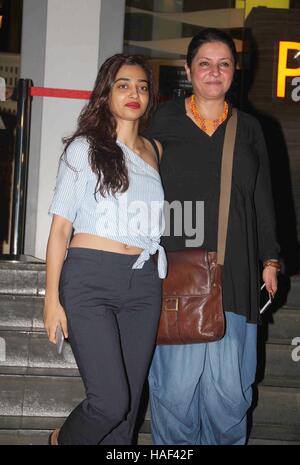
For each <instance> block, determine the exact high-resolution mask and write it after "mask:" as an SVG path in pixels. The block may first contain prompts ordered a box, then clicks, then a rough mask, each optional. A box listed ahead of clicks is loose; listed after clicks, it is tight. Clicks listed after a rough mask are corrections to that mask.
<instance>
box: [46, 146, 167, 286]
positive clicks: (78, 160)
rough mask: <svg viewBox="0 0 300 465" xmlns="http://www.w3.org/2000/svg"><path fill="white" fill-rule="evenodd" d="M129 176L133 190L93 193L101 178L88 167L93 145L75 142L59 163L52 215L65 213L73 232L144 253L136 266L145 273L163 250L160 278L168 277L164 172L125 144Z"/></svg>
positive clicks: (124, 149) (159, 264)
mask: <svg viewBox="0 0 300 465" xmlns="http://www.w3.org/2000/svg"><path fill="white" fill-rule="evenodd" d="M117 143H118V145H119V146H120V147H121V148H122V150H123V153H124V156H125V159H126V163H127V168H128V176H129V188H128V190H127V191H126V192H124V193H117V194H116V195H115V196H112V195H106V197H102V196H101V194H100V193H99V192H97V194H96V198H95V195H94V191H95V186H96V183H97V175H96V174H95V173H94V172H93V171H92V169H91V167H90V164H89V154H88V151H89V144H88V142H87V140H86V139H84V138H77V139H75V140H74V141H73V142H72V143H71V144H70V146H69V147H68V149H67V152H66V159H65V158H63V159H62V160H61V161H60V165H59V170H58V174H57V179H56V186H55V192H54V196H53V200H52V203H51V206H50V208H49V214H50V215H53V214H55V215H60V216H62V217H64V218H66V219H67V220H69V221H70V222H71V223H72V224H73V228H74V234H78V233H88V234H95V235H97V236H101V237H106V238H108V239H112V240H115V241H119V242H122V243H124V244H128V245H130V246H134V247H140V248H142V249H144V250H143V252H142V253H141V254H140V255H139V257H138V259H137V260H136V262H135V263H134V265H133V268H134V269H140V268H142V267H143V265H144V263H145V262H146V261H147V260H148V259H149V257H150V255H153V254H155V253H156V252H157V251H158V274H159V277H160V278H165V276H166V273H167V259H166V254H165V251H164V249H163V248H162V247H161V246H160V238H161V235H162V233H163V203H164V193H163V189H162V185H161V179H160V176H159V173H158V172H157V171H156V170H155V169H154V168H152V166H150V165H149V164H148V163H146V162H145V161H144V160H143V159H142V158H141V157H139V156H138V155H137V154H135V153H134V152H133V151H132V150H131V149H129V147H127V146H126V145H125V144H123V143H122V142H120V141H117Z"/></svg>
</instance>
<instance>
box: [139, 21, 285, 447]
mask: <svg viewBox="0 0 300 465" xmlns="http://www.w3.org/2000/svg"><path fill="white" fill-rule="evenodd" d="M235 66H236V51H235V46H234V42H233V40H232V39H231V37H230V36H229V35H228V34H226V33H225V32H224V31H221V30H218V29H212V28H209V29H204V30H202V31H201V32H200V33H199V34H197V35H196V36H195V37H194V38H193V39H192V41H191V42H190V44H189V47H188V52H187V63H186V72H187V76H188V79H189V80H190V81H191V83H192V86H193V95H192V96H191V97H188V98H186V99H179V100H177V101H171V102H168V103H166V104H165V105H163V106H161V107H160V109H159V110H158V111H157V113H156V115H155V117H154V119H153V121H152V123H151V126H150V129H149V131H148V132H147V134H148V135H149V136H151V137H155V138H158V140H159V141H160V142H161V143H162V145H163V149H164V155H163V157H162V162H161V166H160V173H161V176H162V181H163V185H164V191H165V198H166V201H168V202H173V201H174V200H177V201H178V200H179V201H180V202H182V204H183V205H184V202H185V201H189V202H191V201H192V202H194V204H196V202H197V201H204V243H203V244H202V246H203V247H204V248H205V249H207V250H210V251H216V250H217V225H218V209H219V195H220V172H221V158H222V148H223V142H224V135H225V129H226V124H227V121H228V119H229V117H230V116H231V111H232V106H231V104H230V103H229V102H227V101H226V93H227V91H228V90H229V89H230V86H231V84H232V81H233V77H234V72H235ZM275 236H276V235H275V221H274V214H273V200H272V191H271V182H270V175H269V166H268V155H267V153H266V147H265V143H264V138H263V135H262V131H261V128H260V126H259V124H258V122H257V121H256V120H255V119H254V118H253V117H252V116H250V115H248V114H246V113H244V112H241V111H238V124H237V135H236V141H235V149H234V159H233V178H232V191H231V200H230V211H229V222H228V234H227V243H226V253H225V263H224V267H223V274H222V289H223V307H224V310H225V318H226V332H225V336H224V337H223V339H221V340H220V341H218V342H211V343H208V344H192V345H191V344H187V345H182V346H179V345H178V346H176V345H175V346H171V345H169V346H168V345H166V346H159V347H157V349H156V351H155V354H154V358H153V362H152V365H151V369H150V376H149V383H150V398H151V412H152V432H153V441H154V443H155V444H218V445H221V444H244V443H245V441H246V413H247V410H248V409H249V407H250V405H251V401H252V383H253V382H254V380H255V372H256V329H257V322H258V321H259V291H260V270H259V260H260V261H261V263H262V264H263V265H264V270H263V274H262V279H263V281H264V282H265V284H266V288H267V290H268V291H269V292H270V293H272V294H273V295H274V294H275V292H276V290H277V276H276V272H277V269H278V267H279V263H278V245H277V242H276V237H275ZM187 239H189V240H190V239H191V237H188V236H185V235H182V236H176V235H175V234H174V233H172V228H171V235H170V236H169V237H164V241H163V245H164V246H165V248H166V250H167V251H168V250H180V249H184V248H185V247H186V240H187ZM183 272H184V270H183Z"/></svg>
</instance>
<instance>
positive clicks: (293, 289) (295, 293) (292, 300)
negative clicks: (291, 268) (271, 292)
mask: <svg viewBox="0 0 300 465" xmlns="http://www.w3.org/2000/svg"><path fill="white" fill-rule="evenodd" d="M285 306H286V307H289V308H296V309H299V307H300V274H297V275H295V276H292V277H291V279H290V288H289V289H288V294H287V297H286V302H285Z"/></svg>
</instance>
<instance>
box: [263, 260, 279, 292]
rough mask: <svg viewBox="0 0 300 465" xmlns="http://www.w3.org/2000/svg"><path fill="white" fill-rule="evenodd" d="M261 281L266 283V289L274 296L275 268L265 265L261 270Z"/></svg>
mask: <svg viewBox="0 0 300 465" xmlns="http://www.w3.org/2000/svg"><path fill="white" fill-rule="evenodd" d="M262 278H263V282H264V283H265V284H266V289H267V291H268V292H269V293H270V294H271V295H272V297H274V296H275V294H276V292H277V269H276V268H274V266H271V265H269V266H266V267H265V268H264V270H263V275H262Z"/></svg>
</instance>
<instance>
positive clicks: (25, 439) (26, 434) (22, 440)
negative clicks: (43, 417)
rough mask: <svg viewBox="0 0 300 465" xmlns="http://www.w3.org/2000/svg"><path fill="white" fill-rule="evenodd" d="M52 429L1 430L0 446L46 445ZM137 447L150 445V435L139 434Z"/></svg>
mask: <svg viewBox="0 0 300 465" xmlns="http://www.w3.org/2000/svg"><path fill="white" fill-rule="evenodd" d="M51 432H52V429H47V430H34V429H32V430H30V429H16V430H11V429H2V430H0V445H18V446H20V445H28V446H31V445H34V446H35V445H41V446H43V445H48V438H49V435H50V433H51ZM138 445H139V446H141V445H151V436H150V434H140V435H139V437H138Z"/></svg>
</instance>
